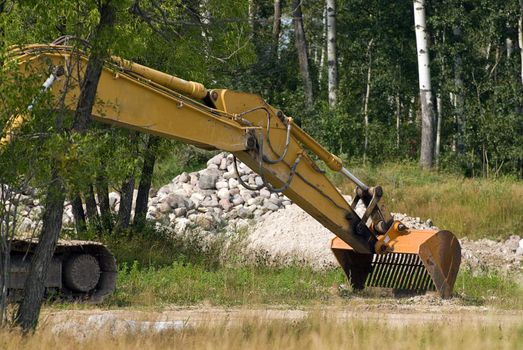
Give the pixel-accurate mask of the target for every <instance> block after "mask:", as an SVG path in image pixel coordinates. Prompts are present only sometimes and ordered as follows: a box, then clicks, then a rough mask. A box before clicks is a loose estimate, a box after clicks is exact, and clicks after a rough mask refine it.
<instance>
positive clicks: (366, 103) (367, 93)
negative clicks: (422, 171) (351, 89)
mask: <svg viewBox="0 0 523 350" xmlns="http://www.w3.org/2000/svg"><path fill="white" fill-rule="evenodd" d="M372 42H373V39H370V41H369V44H368V45H367V57H368V67H367V89H366V91H365V101H364V102H363V124H364V127H365V140H364V142H363V163H364V164H365V163H366V162H367V150H368V148H369V99H370V86H371V77H372Z"/></svg>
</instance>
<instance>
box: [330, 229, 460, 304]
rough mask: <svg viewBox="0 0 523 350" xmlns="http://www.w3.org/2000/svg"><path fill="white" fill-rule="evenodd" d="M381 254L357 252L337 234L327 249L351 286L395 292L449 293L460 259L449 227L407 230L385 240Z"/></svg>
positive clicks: (456, 241)
mask: <svg viewBox="0 0 523 350" xmlns="http://www.w3.org/2000/svg"><path fill="white" fill-rule="evenodd" d="M388 246H389V247H390V249H389V250H388V252H387V253H384V254H361V253H357V252H356V251H354V250H353V249H352V248H351V247H350V246H349V245H348V244H347V243H345V242H344V241H342V240H341V239H340V238H339V237H335V238H333V239H332V241H331V249H332V251H333V253H334V255H335V257H336V259H337V260H338V262H339V264H340V265H341V267H342V268H343V270H344V271H345V274H346V275H347V277H348V279H349V281H350V283H351V285H352V287H353V288H354V289H363V288H364V287H382V288H392V289H393V290H394V291H396V292H413V293H424V292H426V291H431V290H432V291H437V292H438V293H439V295H440V296H441V297H442V298H448V297H450V296H451V294H452V289H453V288H454V283H455V282H456V276H457V274H458V271H459V265H460V263H461V246H460V244H459V241H458V239H457V238H456V236H454V234H452V233H451V232H449V231H433V230H408V232H406V234H404V235H401V236H398V237H396V238H395V239H394V240H393V241H390V242H388Z"/></svg>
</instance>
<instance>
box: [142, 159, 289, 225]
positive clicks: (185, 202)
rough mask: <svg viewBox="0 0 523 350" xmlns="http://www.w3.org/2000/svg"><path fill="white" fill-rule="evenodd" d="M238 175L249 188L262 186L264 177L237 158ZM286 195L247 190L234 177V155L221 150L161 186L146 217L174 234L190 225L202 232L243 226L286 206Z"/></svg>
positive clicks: (265, 189)
mask: <svg viewBox="0 0 523 350" xmlns="http://www.w3.org/2000/svg"><path fill="white" fill-rule="evenodd" d="M238 174H239V176H240V178H241V180H242V181H243V182H244V183H245V184H247V185H248V186H249V187H251V188H260V187H262V186H263V180H262V178H261V177H260V176H258V175H257V174H256V173H254V172H253V171H252V170H251V169H250V168H249V167H248V166H247V165H245V164H243V163H241V162H239V161H238ZM291 204H292V202H291V201H290V199H289V198H287V197H286V196H284V195H282V194H278V193H271V192H270V191H269V190H267V188H265V187H262V188H260V189H259V190H250V189H248V188H245V187H244V186H242V185H241V184H240V183H239V181H238V180H237V174H236V171H235V168H234V163H233V156H232V155H231V154H226V153H220V154H218V155H216V156H214V157H213V158H211V159H210V160H209V161H208V162H207V168H205V169H203V170H200V171H197V172H192V173H185V172H184V173H182V174H180V175H178V176H176V177H175V178H174V179H173V181H172V182H171V183H169V184H167V185H165V186H163V187H161V188H160V189H159V190H158V192H157V193H154V194H153V196H152V197H151V198H150V199H149V209H148V212H147V218H148V219H149V220H154V221H156V222H158V223H159V224H161V225H168V226H171V227H173V228H174V229H175V231H176V233H181V232H184V231H185V230H186V229H187V228H190V227H193V228H198V229H200V230H204V231H216V230H219V229H224V228H225V229H226V230H228V231H231V232H235V231H238V230H242V229H246V228H247V226H248V221H247V220H248V219H251V218H252V219H257V218H259V217H261V216H262V215H264V214H265V213H267V212H274V211H277V210H278V209H282V208H286V207H289V206H290V205H291Z"/></svg>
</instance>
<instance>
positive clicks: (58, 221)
mask: <svg viewBox="0 0 523 350" xmlns="http://www.w3.org/2000/svg"><path fill="white" fill-rule="evenodd" d="M99 11H100V22H99V23H98V25H97V27H96V29H95V36H94V37H95V39H99V38H100V36H101V35H102V34H105V33H101V31H102V30H104V29H105V28H106V27H108V26H112V25H113V23H114V8H113V7H112V4H111V3H110V2H109V3H104V4H102V5H101V7H100V8H99ZM94 43H95V45H93V48H92V52H91V55H90V57H89V63H88V64H87V68H86V73H85V77H84V81H83V82H82V86H81V90H80V97H79V100H78V104H77V106H76V107H77V109H76V112H75V116H74V120H73V127H72V129H73V130H74V131H76V132H80V133H82V132H85V130H86V129H87V124H88V122H89V118H90V116H91V112H92V108H93V103H94V101H95V96H96V89H97V86H98V80H99V77H100V73H101V69H102V62H103V61H102V59H103V57H102V56H101V52H103V51H100V46H97V45H96V44H97V40H94ZM106 54H107V53H106ZM97 67H98V69H99V72H98V74H95V72H96V69H97ZM60 118H61V117H60V116H59V117H57V125H58V126H60V127H61V124H62V123H61V119H60ZM57 168H58V166H56V167H55V169H57ZM64 193H65V188H64V185H63V183H62V179H61V177H60V175H59V173H58V171H57V170H53V173H52V176H51V183H50V185H49V188H48V191H47V197H46V203H45V211H44V215H43V218H42V232H41V234H40V239H39V241H38V244H37V246H36V248H35V252H34V255H33V257H32V259H31V266H30V269H29V273H28V276H27V279H26V282H25V285H24V292H23V293H24V296H23V299H22V303H21V305H20V307H19V309H18V312H17V316H16V323H17V325H19V326H20V327H21V328H22V330H23V332H24V333H27V332H29V331H31V330H34V329H35V328H36V325H37V323H38V317H39V315H40V309H41V307H42V301H43V297H44V294H45V285H44V282H45V280H46V279H47V272H48V267H49V264H50V263H51V259H52V257H53V254H54V251H55V248H56V243H57V241H58V237H59V235H60V231H61V230H62V215H63V211H64V200H65V194H64Z"/></svg>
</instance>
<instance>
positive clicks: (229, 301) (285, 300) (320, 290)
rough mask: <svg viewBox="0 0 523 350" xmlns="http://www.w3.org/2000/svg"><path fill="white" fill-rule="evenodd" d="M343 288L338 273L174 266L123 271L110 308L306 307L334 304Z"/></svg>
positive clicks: (299, 268) (133, 267)
mask: <svg viewBox="0 0 523 350" xmlns="http://www.w3.org/2000/svg"><path fill="white" fill-rule="evenodd" d="M343 282H344V276H343V275H342V274H341V273H340V272H339V271H327V272H318V271H313V270H311V269H308V268H302V267H284V268H269V267H252V266H251V267H248V266H243V267H220V268H218V269H215V270H208V269H205V268H203V267H202V266H198V265H191V264H185V265H184V264H181V263H173V264H172V265H171V266H166V267H162V268H154V267H149V268H145V269H140V268H139V267H138V265H137V264H134V265H132V266H127V265H124V266H123V267H122V268H120V273H119V276H118V290H117V291H116V293H115V294H114V295H113V296H112V297H111V298H110V300H109V301H108V303H109V304H111V305H116V306H128V305H133V306H134V305H141V306H161V305H169V304H176V305H193V304H199V303H210V304H212V305H250V304H251V305H252V304H254V305H255V304H287V305H304V304H310V303H315V302H318V301H328V300H332V298H333V297H335V296H336V293H335V292H333V291H336V290H337V286H338V285H339V284H340V283H343Z"/></svg>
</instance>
